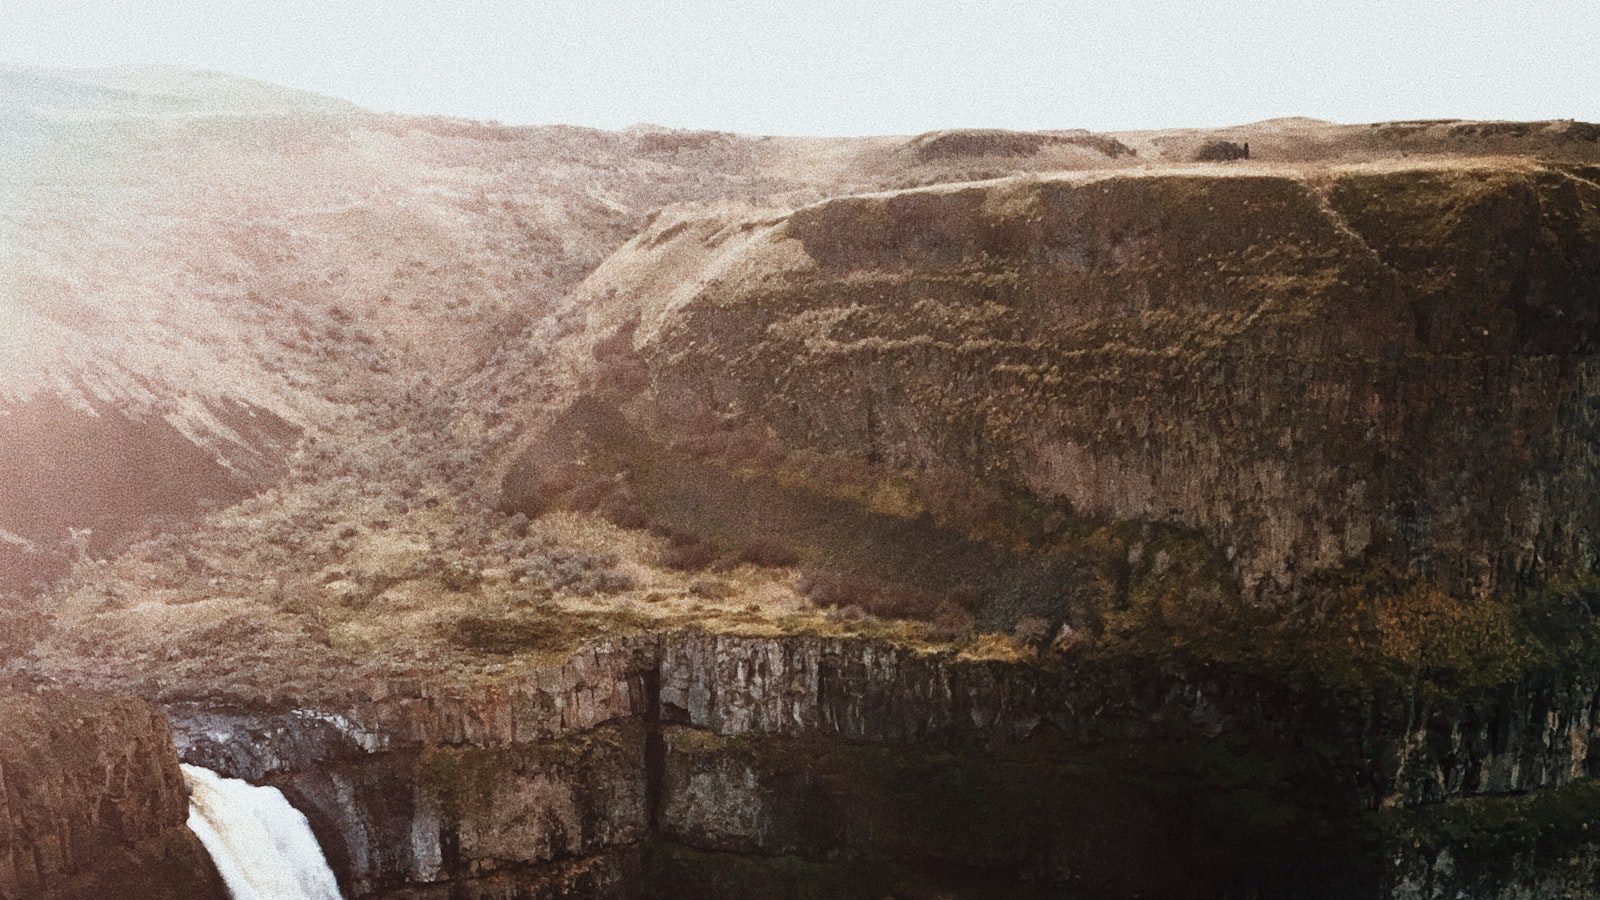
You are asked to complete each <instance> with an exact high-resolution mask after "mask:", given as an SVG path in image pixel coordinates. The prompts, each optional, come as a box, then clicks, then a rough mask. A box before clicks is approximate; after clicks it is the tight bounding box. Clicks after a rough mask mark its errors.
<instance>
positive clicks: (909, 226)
mask: <svg viewBox="0 0 1600 900" xmlns="http://www.w3.org/2000/svg"><path fill="white" fill-rule="evenodd" d="M1597 222H1600V188H1597V187H1595V185H1594V183H1592V182H1591V181H1589V180H1587V179H1585V178H1583V177H1579V176H1577V175H1575V174H1572V173H1570V172H1569V171H1567V170H1565V169H1562V168H1560V167H1549V168H1546V167H1541V166H1538V165H1532V164H1527V165H1522V164H1519V165H1512V166H1506V167H1497V166H1473V165H1465V166H1457V167H1425V168H1416V169H1411V170H1402V171H1391V172H1381V173H1375V172H1370V171H1362V170H1350V171H1342V170H1331V171H1328V172H1322V173H1317V174H1316V175H1314V176H1308V175H1299V174H1294V173H1285V174H1270V175H1268V174H1251V175H1249V176H1216V175H1195V174H1152V175H1148V176H1116V177H1103V178H1082V177H1070V178H1068V177H1063V178H1051V179H1043V180H1034V179H1027V180H1010V181H996V182H986V183H982V184H974V185H964V186H950V187H942V188H930V189H925V190H917V191H909V192H901V193H893V194H874V195H867V196H859V197H846V198H839V199H834V200H829V201H826V202H823V203H820V204H817V205H815V206H811V207H807V208H805V209H802V210H800V211H798V212H796V213H794V214H793V215H791V216H788V217H786V218H784V219H782V220H781V221H778V222H777V223H773V222H771V221H767V220H763V221H759V222H757V221H752V222H750V223H746V224H747V226H748V227H747V228H745V229H744V230H743V231H741V232H739V233H740V234H741V237H740V238H739V241H740V242H741V243H740V246H739V249H737V251H729V250H727V249H726V248H723V247H722V246H721V245H720V244H719V245H717V246H715V247H713V248H712V249H710V250H702V251H701V252H702V254H703V255H705V256H706V258H707V259H708V260H714V261H715V265H714V266H711V265H710V263H708V268H707V270H706V272H705V273H704V274H703V275H702V276H701V279H700V281H699V282H697V283H696V284H695V285H694V287H693V289H692V290H689V289H685V290H680V291H677V292H674V293H670V294H663V293H662V292H659V291H653V290H651V289H650V286H651V285H654V284H656V281H655V280H654V275H653V272H652V271H651V270H650V269H649V268H648V267H644V268H643V270H642V271H641V272H640V273H639V274H638V275H637V281H638V284H639V285H640V288H639V290H638V291H637V294H636V295H631V294H630V293H629V291H630V286H629V285H630V282H628V281H627V280H624V281H622V282H621V283H620V284H619V285H616V286H615V287H616V288H617V296H618V297H619V298H621V299H619V300H617V301H614V302H613V305H614V306H616V305H626V304H628V303H632V304H634V305H635V307H636V309H637V312H638V314H639V316H640V326H639V327H638V329H637V330H636V331H635V333H634V344H635V349H636V350H637V351H638V353H639V355H640V358H641V359H642V360H643V361H644V362H645V363H646V364H647V366H648V369H649V373H650V385H651V389H652V391H653V393H652V396H653V397H654V398H655V400H656V403H657V405H658V408H659V409H660V410H662V411H663V413H662V420H663V422H668V421H671V420H682V419H683V418H684V417H686V416H692V415H712V416H715V417H718V418H720V419H722V420H724V421H727V422H731V423H736V424H745V425H751V426H755V427H759V428H770V429H772V430H773V431H774V432H775V433H776V434H777V435H778V436H779V438H780V439H781V440H782V442H783V443H784V444H785V445H787V446H790V447H807V448H813V449H816V450H819V451H822V452H825V453H830V454H837V455H840V456H843V457H847V458H854V459H873V460H879V461H882V463H883V464H885V465H887V466H890V467H891V468H904V469H915V468H918V467H923V466H948V467H955V468H959V469H963V470H966V471H968V472H970V473H972V474H974V475H975V476H977V477H979V478H981V479H983V480H985V481H987V482H989V483H996V484H1007V485H1010V486H1014V487H1017V488H1020V489H1024V490H1027V491H1030V492H1032V493H1033V494H1034V495H1036V496H1038V497H1040V498H1043V499H1058V500H1062V501H1065V502H1066V503H1067V504H1069V505H1070V506H1071V508H1072V509H1073V510H1074V511H1076V512H1077V513H1079V514H1080V515H1083V516H1085V517H1089V518H1104V519H1112V520H1142V521H1155V522H1165V523H1170V524H1173V525H1178V526H1182V527H1185V528H1191V529H1194V530H1195V531H1197V532H1199V533H1201V534H1203V535H1205V536H1206V538H1207V539H1208V540H1209V541H1210V542H1211V543H1213V544H1214V545H1215V546H1216V547H1218V548H1222V549H1224V550H1225V552H1226V553H1227V555H1228V558H1229V559H1230V560H1231V562H1232V564H1233V567H1234V569H1235V571H1236V573H1237V574H1238V576H1239V578H1240V580H1241V581H1242V583H1243V584H1244V586H1245V589H1246V591H1247V593H1249V594H1251V595H1252V596H1263V597H1270V598H1276V599H1290V598H1292V597H1293V596H1294V595H1295V591H1296V589H1297V588H1298V587H1299V586H1300V585H1301V584H1302V583H1303V582H1304V579H1305V578H1306V577H1307V576H1310V575H1312V574H1314V573H1316V572H1319V571H1325V570H1328V569H1332V568H1337V567H1341V566H1346V565H1350V564H1353V563H1365V562H1368V561H1370V560H1371V559H1372V558H1381V559H1384V560H1387V561H1390V562H1393V563H1395V564H1398V565H1401V566H1405V567H1409V568H1412V569H1414V570H1416V571H1419V572H1421V573H1424V574H1426V575H1427V576H1428V577H1430V578H1433V579H1436V580H1437V581H1439V582H1440V583H1444V584H1448V585H1450V586H1452V587H1453V588H1457V589H1461V590H1469V591H1488V590H1492V589H1494V588H1496V587H1498V586H1503V585H1508V584H1517V583H1520V582H1522V581H1524V580H1527V579H1543V578H1548V577H1552V576H1561V575H1565V574H1576V573H1581V572H1587V571H1589V570H1591V569H1592V568H1593V566H1594V564H1595V562H1596V560H1597V558H1600V557H1597V549H1600V548H1597V547H1596V545H1595V542H1594V535H1595V534H1597V533H1600V529H1597V527H1596V526H1597V524H1600V522H1597V520H1596V519H1595V515H1596V514H1595V511H1594V506H1593V504H1591V503H1589V502H1588V498H1589V497H1591V496H1593V494H1594V492H1595V489H1596V484H1595V482H1594V473H1595V472H1596V471H1597V470H1600V465H1597V464H1600V456H1597V454H1596V451H1595V449H1594V448H1595V446H1596V443H1595V440H1594V438H1595V436H1596V435H1597V433H1600V412H1597V410H1600V403H1597V401H1596V397H1597V391H1596V382H1595V377H1594V374H1595V365H1596V364H1595V358H1594V349H1595V347H1596V345H1597V338H1600V314H1597V313H1596V307H1595V304H1594V302H1593V298H1594V297H1595V296H1596V293H1597V291H1600V242H1597V241H1596V240H1595V238H1594V235H1595V234H1596V233H1597V231H1596V229H1597ZM724 231H725V232H728V233H732V232H733V229H731V228H730V229H724ZM651 239H652V240H653V239H654V238H653V237H652V238H651ZM660 239H661V240H663V241H681V242H684V243H685V246H686V247H688V248H689V250H692V249H693V248H694V247H696V246H698V244H696V243H695V242H704V241H705V240H706V236H705V235H704V234H703V233H702V232H700V231H697V230H696V229H693V228H689V229H682V228H680V229H678V232H677V233H675V234H663V235H662V236H661V238H660ZM646 243H648V241H647V242H646ZM656 252H658V253H661V254H662V255H663V258H669V259H675V258H676V257H673V256H671V255H670V254H665V252H664V251H656ZM685 252H689V251H685ZM675 264H676V265H680V266H681V265H682V264H681V262H680V263H675ZM610 318H611V320H612V321H623V320H624V316H623V315H622V314H620V313H616V312H613V313H612V314H611V315H610Z"/></svg>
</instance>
